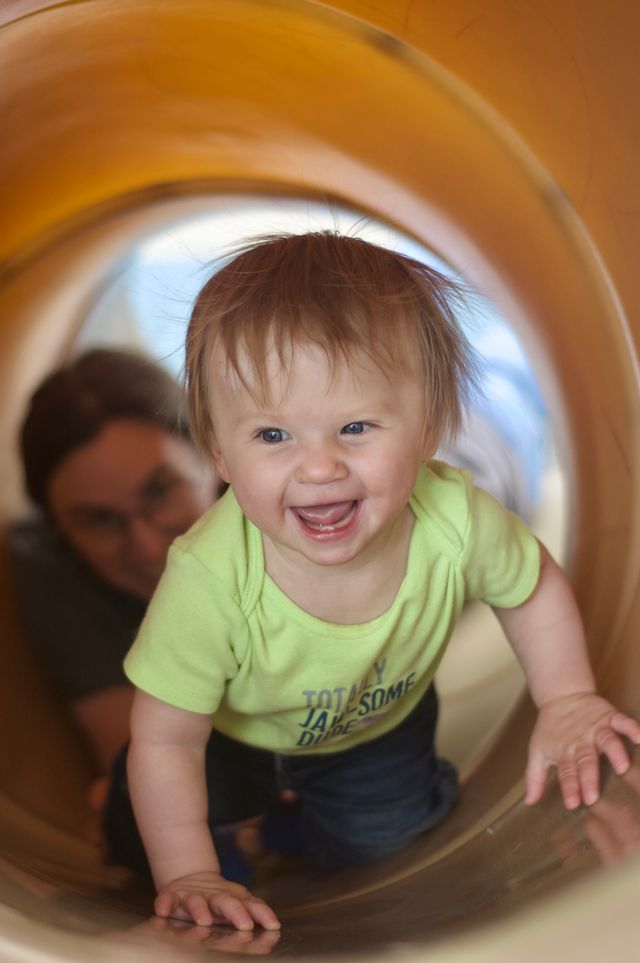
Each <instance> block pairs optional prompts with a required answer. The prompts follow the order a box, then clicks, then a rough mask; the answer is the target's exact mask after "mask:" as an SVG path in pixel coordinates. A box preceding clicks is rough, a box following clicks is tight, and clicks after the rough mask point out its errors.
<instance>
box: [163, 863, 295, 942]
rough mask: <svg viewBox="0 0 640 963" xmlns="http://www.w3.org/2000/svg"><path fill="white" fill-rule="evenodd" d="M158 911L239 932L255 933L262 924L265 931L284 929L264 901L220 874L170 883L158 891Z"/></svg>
mask: <svg viewBox="0 0 640 963" xmlns="http://www.w3.org/2000/svg"><path fill="white" fill-rule="evenodd" d="M154 909H155V912H156V915H157V916H163V917H167V916H170V917H173V918H174V919H181V920H193V922H194V923H198V924H199V925H200V926H213V925H214V924H216V923H230V924H231V925H232V926H235V928H236V929H238V930H252V929H253V928H254V925H255V923H258V924H259V925H260V926H262V927H264V929H265V930H277V929H280V922H279V921H278V918H277V916H276V915H275V913H274V912H273V910H272V909H270V907H269V906H267V904H266V903H265V902H263V900H261V899H258V898H257V897H256V896H252V895H251V893H250V892H249V890H248V889H245V888H244V886H240V885H239V883H231V882H229V880H226V879H225V878H224V877H223V876H221V875H220V874H219V873H194V874H192V875H191V876H182V877H181V878H180V879H175V880H173V882H171V883H167V884H166V885H165V886H162V887H161V888H160V889H159V890H158V895H157V897H156V900H155V904H154Z"/></svg>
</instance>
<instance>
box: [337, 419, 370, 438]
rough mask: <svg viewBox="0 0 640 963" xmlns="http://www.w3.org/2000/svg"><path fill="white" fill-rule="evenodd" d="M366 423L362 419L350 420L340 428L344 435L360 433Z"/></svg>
mask: <svg viewBox="0 0 640 963" xmlns="http://www.w3.org/2000/svg"><path fill="white" fill-rule="evenodd" d="M365 429H366V425H365V423H364V422H363V421H351V422H349V424H348V425H345V426H344V428H343V429H342V432H343V434H345V435H361V434H362V432H363V431H365Z"/></svg>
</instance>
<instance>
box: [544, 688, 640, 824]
mask: <svg viewBox="0 0 640 963" xmlns="http://www.w3.org/2000/svg"><path fill="white" fill-rule="evenodd" d="M620 736H627V737H628V738H629V739H630V740H631V741H632V742H634V743H636V745H638V744H640V723H638V722H636V720H635V719H632V718H630V717H629V716H626V715H624V713H622V712H618V711H617V709H615V708H614V707H613V706H612V705H611V703H609V702H607V701H606V699H602V698H601V697H600V696H598V695H596V694H595V693H591V692H581V693H576V694H574V695H569V696H563V697H562V698H559V699H553V700H552V701H551V702H547V703H546V704H545V705H543V706H542V707H541V708H540V711H539V713H538V721H537V723H536V726H535V729H534V730H533V735H532V736H531V741H530V743H529V763H528V765H527V774H526V783H527V793H526V797H525V802H526V803H527V804H528V805H530V806H531V805H533V804H534V803H537V802H538V801H539V799H540V798H541V797H542V793H543V790H544V784H545V781H546V778H547V769H549V767H550V766H557V767H558V779H559V781H560V788H561V790H562V798H563V799H564V804H565V806H566V807H567V809H577V807H578V806H579V805H580V803H581V802H584V803H586V804H587V805H589V806H590V805H592V804H593V803H594V802H596V801H597V799H598V797H599V795H600V767H599V755H600V753H603V754H604V755H605V756H606V757H607V758H608V760H609V762H610V763H611V766H612V767H613V770H614V772H616V773H618V774H619V775H621V774H622V773H624V772H626V771H627V769H628V768H629V765H630V763H629V755H628V753H627V750H626V748H625V746H624V743H623V741H622V739H621V738H620Z"/></svg>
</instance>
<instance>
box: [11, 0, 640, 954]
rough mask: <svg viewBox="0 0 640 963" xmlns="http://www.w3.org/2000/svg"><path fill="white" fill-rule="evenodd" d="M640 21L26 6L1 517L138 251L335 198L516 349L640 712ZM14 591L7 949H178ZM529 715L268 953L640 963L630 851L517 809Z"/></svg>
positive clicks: (597, 11) (606, 13) (409, 11)
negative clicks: (457, 282) (143, 883)
mask: <svg viewBox="0 0 640 963" xmlns="http://www.w3.org/2000/svg"><path fill="white" fill-rule="evenodd" d="M639 27H640V9H638V8H637V7H636V5H635V4H633V3H631V2H630V0H613V2H612V3H609V4H607V5H603V4H601V3H599V2H597V0H554V2H550V0H530V2H528V3H526V4H525V3H513V4H512V3H506V2H503V3H500V2H496V0H425V2H423V3H420V4H417V3H410V2H406V3H405V2H401V0H380V2H378V3H372V2H366V0H340V2H333V3H315V2H305V0H288V2H285V0H137V2H136V3H135V4H132V3H130V2H128V0H75V2H74V0H66V2H47V0H5V3H4V4H3V5H2V6H1V7H0V62H2V64H3V82H2V85H1V91H0V97H1V98H2V101H3V110H2V115H1V116H2V121H1V123H2V127H3V137H2V141H3V150H2V153H1V155H0V171H1V175H2V176H1V177H0V190H1V191H2V195H3V197H2V210H3V226H4V229H3V231H2V232H1V233H0V248H1V254H0V260H1V263H2V275H1V277H0V283H1V286H0V338H1V342H0V364H1V366H2V367H1V370H2V377H1V378H0V392H2V413H3V416H2V423H1V426H0V439H1V442H2V446H3V459H2V465H3V484H2V488H1V491H2V509H3V516H4V518H5V519H6V518H8V517H10V516H11V515H13V514H14V513H15V512H16V511H17V510H19V508H20V506H21V504H22V501H21V498H22V496H21V484H20V477H19V472H18V467H17V463H16V459H15V442H14V438H15V431H16V426H17V424H18V421H19V419H20V416H21V412H22V409H23V406H24V403H25V400H26V398H27V397H28V395H29V392H30V391H31V389H32V387H33V386H34V385H35V384H36V383H37V381H38V380H39V379H40V377H41V376H42V375H43V374H44V373H45V371H47V370H48V369H49V368H50V367H51V365H52V364H53V363H54V362H55V360H56V359H57V358H60V357H62V356H63V355H64V353H65V351H67V350H68V349H69V347H70V346H71V345H72V343H73V340H74V337H75V335H76V333H77V331H78V329H79V327H80V326H81V324H82V321H83V318H84V316H85V315H86V313H87V311H88V308H89V307H90V305H91V304H92V302H93V300H94V298H95V297H96V293H97V292H98V291H99V290H100V289H101V287H102V286H103V285H104V283H105V280H106V278H107V277H108V274H109V270H110V267H111V265H113V264H114V263H115V262H116V260H117V259H118V258H119V257H121V256H122V252H123V251H125V250H126V249H127V248H128V247H129V246H130V245H132V244H133V243H134V242H135V241H136V240H137V239H139V238H141V237H144V236H145V235H146V234H148V233H149V232H151V231H153V230H155V229H157V228H159V227H162V225H165V224H168V223H170V222H171V221H172V220H174V219H178V218H182V217H185V216H187V215H189V214H190V213H194V212H197V211H199V210H202V208H203V205H206V203H207V199H208V198H210V197H211V196H214V195H215V196H216V197H219V196H220V195H221V194H224V193H225V192H229V193H231V192H233V193H235V194H238V193H244V194H246V195H251V194H256V195H260V196H266V195H272V196H274V197H277V196H282V195H286V196H292V197H308V198H310V199H312V200H316V199H321V200H325V201H328V202H331V201H332V200H335V201H336V202H337V203H340V204H345V205H348V206H350V207H353V208H355V209H358V210H361V211H363V212H365V213H367V212H368V213H371V214H372V215H375V216H376V217H378V218H380V219H382V220H387V221H388V222H390V223H392V224H394V225H396V226H397V227H399V228H401V229H403V230H404V231H406V232H408V233H409V234H411V235H413V236H414V237H415V238H416V239H418V240H419V241H421V242H423V243H425V244H427V245H428V246H430V247H433V248H434V249H435V250H436V251H438V252H439V253H440V254H441V255H442V256H444V257H445V258H446V259H447V260H448V261H449V262H450V263H451V264H452V265H453V266H454V267H456V268H457V269H459V270H460V271H461V272H462V273H463V274H464V275H465V276H467V277H468V278H469V279H470V280H471V281H472V282H474V283H476V284H477V285H478V286H479V287H480V288H481V289H482V290H485V291H487V292H488V293H489V295H490V297H491V299H492V300H493V301H494V302H495V303H496V304H497V305H498V306H499V307H500V309H501V311H502V313H503V314H504V315H505V316H507V317H509V318H510V319H511V321H512V322H513V323H514V325H515V327H516V328H517V330H518V332H519V334H520V335H521V337H522V339H523V341H524V343H525V344H526V346H527V348H528V350H529V353H530V356H531V357H532V359H533V360H534V363H535V364H536V369H537V372H538V376H539V378H540V380H541V383H542V385H543V389H544V392H545V398H546V400H547V404H548V406H549V408H550V409H551V411H552V416H553V423H554V428H555V441H556V448H557V450H558V452H559V456H560V458H561V461H562V467H563V470H564V472H565V477H566V479H567V487H568V491H569V493H570V518H569V536H568V540H567V546H566V563H567V566H568V569H569V572H570V575H571V578H572V581H573V584H574V587H575V590H576V594H577V597H578V601H579V604H580V607H581V611H582V613H583V617H584V620H585V625H586V628H587V634H588V639H589V644H590V649H591V653H592V658H593V662H594V666H595V669H596V672H597V676H598V680H599V684H600V687H601V690H602V691H603V692H604V694H606V695H609V696H615V699H616V701H617V702H618V703H619V704H620V705H621V707H623V708H625V709H627V710H630V711H635V712H636V713H637V712H638V710H639V709H640V700H639V698H638V691H639V683H640V654H639V652H640V650H639V649H638V645H637V627H638V623H639V621H640V604H639V602H640V597H639V595H638V570H639V564H640V555H639V545H638V534H639V526H638V524H637V507H636V505H637V499H636V497H635V496H636V492H637V490H638V429H639V426H640V408H639V391H638V388H639V385H638V372H637V363H636V351H637V346H636V339H637V336H638V333H639V330H638V320H637V319H638V318H640V280H639V276H638V271H637V268H636V258H635V257H634V255H635V251H636V247H637V236H638V229H637V218H638V213H637V212H638V210H639V201H640V197H639V196H638V195H639V193H640V179H639V175H638V160H639V159H640V128H639V127H638V123H637V116H638V107H639V104H638V99H639V95H638V90H639V84H638V68H637V54H636V37H637V31H638V28H639ZM3 564H4V563H3ZM1 591H2V596H1V599H2V601H1V606H0V610H1V611H2V616H3V621H4V625H3V638H4V639H5V644H4V645H3V651H2V660H3V663H2V672H1V673H0V679H1V680H2V681H1V683H0V685H1V686H2V692H1V694H0V700H1V704H2V706H3V752H2V756H1V758H0V847H1V857H0V958H2V959H6V960H8V961H12V963H13V961H29V960H36V959H38V960H42V959H47V958H48V959H51V960H82V961H86V960H87V959H90V958H95V959H105V960H110V959H113V960H127V959H131V958H132V957H133V955H134V954H135V958H136V959H139V960H146V959H152V958H153V959H154V960H158V959H160V960H162V959H165V958H173V954H174V953H177V949H176V946H174V945H173V943H172V942H171V941H172V940H173V941H174V942H176V943H177V942H180V935H179V934H173V935H172V936H171V935H169V936H166V939H165V938H164V937H163V936H162V934H158V933H157V932H156V931H155V930H153V929H149V928H148V926H147V925H146V924H145V916H146V914H147V910H148V903H146V902H145V897H144V895H141V894H140V893H139V892H137V891H135V890H132V889H131V888H130V881H129V880H128V878H127V877H126V875H125V874H123V873H121V872H120V871H119V870H118V869H117V868H114V867H107V868H104V867H102V866H100V864H99V862H98V860H97V857H96V856H95V855H94V854H93V853H92V852H91V851H89V848H88V847H87V846H86V845H85V844H83V843H82V841H81V840H80V838H79V836H78V834H77V827H78V824H79V821H80V819H81V818H82V812H83V803H82V799H83V790H84V786H85V784H86V781H87V778H88V764H87V760H86V759H85V758H84V756H83V752H82V748H81V747H80V746H79V745H78V744H77V742H76V741H75V739H74V738H73V735H72V733H71V730H70V728H69V726H68V724H67V722H66V720H65V717H64V715H63V713H62V712H61V711H60V709H59V707H57V706H56V704H55V702H54V700H53V699H52V697H51V695H50V694H49V692H48V689H47V687H46V682H45V680H44V679H43V678H42V675H41V672H40V669H39V667H38V666H37V664H36V663H35V660H34V658H33V655H32V654H31V653H30V651H29V649H28V647H27V646H26V645H25V642H24V639H23V638H21V635H20V631H19V629H18V626H17V624H16V620H15V615H14V613H13V610H12V605H11V598H10V593H9V591H8V588H7V586H6V578H4V579H3V581H2V590H1ZM531 718H532V713H531V709H530V707H529V706H528V705H527V704H526V701H523V703H522V705H520V706H519V707H518V708H517V709H516V710H515V712H514V714H513V716H512V718H511V719H510V720H509V722H508V725H507V726H506V727H505V729H504V731H503V732H502V733H501V735H500V736H499V737H498V738H496V740H495V741H494V743H493V745H492V746H491V748H490V750H489V751H487V752H485V753H484V754H483V755H482V757H481V758H478V759H477V760H476V761H475V764H474V765H472V766H470V767H469V772H468V776H467V782H466V789H465V793H464V797H463V800H462V803H461V805H460V806H459V807H458V808H457V810H456V811H455V813H454V814H453V815H452V817H451V818H450V820H449V821H448V822H447V823H446V824H445V825H444V826H443V827H442V830H439V831H438V832H437V833H436V834H434V836H433V838H432V839H429V840H428V841H427V842H425V844H424V846H420V847H417V848H415V849H412V850H411V852H410V853H408V854H406V855H405V856H403V857H402V858H400V857H399V858H398V859H396V860H394V861H392V862H388V861H387V862H385V864H384V865H381V866H380V867H376V868H375V869H371V870H369V871H367V872H366V873H365V872H361V873H357V874H356V873H354V874H350V875H345V876H344V877H342V878H341V879H340V880H338V881H337V882H334V883H331V884H329V883H326V882H318V881H314V880H308V881H307V882H306V884H305V885H303V886H299V887H297V891H296V893H295V895H294V894H292V893H291V892H286V887H285V886H283V888H282V891H281V893H280V899H281V905H282V917H283V920H284V931H283V936H282V939H281V942H280V943H279V944H278V946H277V948H276V949H275V950H274V952H282V953H284V954H286V955H291V956H296V955H301V956H302V955H304V956H307V957H309V956H311V957H313V956H314V955H317V956H318V957H319V956H324V955H327V954H333V955H339V956H343V957H349V956H351V955H352V954H358V953H361V952H363V951H366V953H367V956H368V958H370V959H375V958H376V955H377V953H380V958H382V956H385V955H388V953H389V951H390V948H394V947H395V948H401V949H402V951H403V953H404V954H405V955H406V956H408V957H409V958H411V959H415V960H422V959H426V958H427V954H428V957H429V959H430V960H431V959H433V960H434V961H440V960H443V961H448V960H464V961H469V960H472V961H474V963H475V961H478V963H480V961H484V960H487V961H488V960H491V961H492V963H493V961H500V960H503V959H504V960H507V959H513V958H517V959H518V960H520V961H527V960H533V959H536V960H537V959H538V958H539V957H540V954H541V953H545V952H546V953H547V954H550V953H552V952H555V953H557V954H558V955H557V956H556V958H560V952H561V954H562V958H563V959H564V960H569V961H570V960H580V961H581V963H582V961H590V960H592V959H593V960H595V959H596V958H598V959H599V958H601V956H602V954H603V952H604V950H605V949H606V950H607V952H608V953H609V955H615V956H616V958H617V959H620V960H625V959H629V960H631V959H634V958H636V957H634V955H633V954H634V952H636V953H637V946H638V945H640V944H639V941H638V937H639V935H640V933H639V929H640V926H639V922H638V914H637V909H636V902H637V898H636V894H637V892H638V888H639V886H640V865H639V864H638V862H637V858H636V859H634V857H633V854H632V851H633V849H634V848H635V838H634V836H633V829H632V828H630V829H629V832H628V833H627V836H626V838H625V839H619V840H618V842H619V845H618V846H617V848H616V847H614V848H615V849H616V853H615V855H616V856H617V857H619V863H618V864H617V865H616V866H615V867H612V868H610V869H609V870H608V871H607V872H604V871H603V870H602V869H600V868H599V867H600V863H601V861H602V860H603V859H604V860H605V861H608V856H610V857H611V858H613V853H612V847H608V848H607V847H606V846H603V844H602V837H601V836H600V837H599V841H600V844H599V845H594V844H593V843H594V839H593V833H591V834H590V833H589V824H588V822H587V821H586V818H585V817H584V815H583V814H578V815H577V816H575V817H574V816H569V815H567V814H565V813H564V812H563V810H562V807H561V803H560V800H559V796H558V794H557V793H556V792H555V791H553V790H550V791H549V792H548V794H547V798H546V800H545V802H544V803H543V805H542V806H541V807H538V808H536V809H535V810H527V809H525V808H524V807H523V805H522V803H521V796H522V788H521V778H522V772H523V768H524V760H525V755H526V743H527V736H528V732H529V729H530V725H531ZM53 762H55V764H53ZM636 765H637V763H636ZM635 774H636V769H635V767H634V770H633V772H632V777H633V776H635ZM633 789H634V783H633V779H631V780H627V781H624V780H610V781H609V782H608V784H607V787H606V792H605V799H604V804H605V807H607V808H605V809H603V810H602V812H603V819H602V822H603V823H606V822H607V818H608V819H609V822H610V823H612V822H614V823H615V824H616V828H617V830H620V828H621V827H622V826H624V825H626V824H627V823H628V822H629V814H630V813H633V812H634V803H635V809H636V810H637V808H638V805H637V803H638V800H637V798H636V794H635V793H634V791H633ZM625 820H626V823H625ZM626 850H629V851H630V855H628V858H622V857H623V856H625V854H626ZM607 854H608V856H607ZM277 900H278V892H277V889H276V891H275V894H274V902H276V905H277ZM278 908H279V909H280V906H278ZM161 937H162V941H161V942H158V941H159V940H160V939H161ZM194 946H195V943H194ZM183 948H184V947H183V944H182V943H181V946H180V949H181V950H182V949H183ZM204 949H206V945H205V944H204V943H203V944H202V950H204ZM193 952H194V953H195V952H196V949H195V948H194V950H193ZM47 954H48V956H47ZM181 955H185V954H184V953H181ZM552 958H553V957H552Z"/></svg>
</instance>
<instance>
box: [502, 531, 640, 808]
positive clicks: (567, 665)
mask: <svg viewBox="0 0 640 963" xmlns="http://www.w3.org/2000/svg"><path fill="white" fill-rule="evenodd" d="M540 552H541V567H540V577H539V580H538V584H537V586H536V588H535V590H534V592H533V594H532V595H531V596H530V597H529V598H528V599H527V601H526V602H524V603H523V604H522V605H519V606H517V607H516V608H513V609H498V608H496V609H494V611H495V613H496V615H497V617H498V619H499V621H500V624H501V625H502V628H503V629H504V631H505V633H506V635H507V638H508V639H509V641H510V643H511V645H512V646H513V648H514V650H515V652H516V655H517V656H518V659H519V660H520V663H521V664H522V667H523V669H524V672H525V675H526V677H527V682H528V684H529V689H530V691H531V695H532V697H533V699H534V702H535V703H536V705H537V707H538V710H539V713H538V720H537V723H536V726H535V728H534V731H533V735H532V736H531V741H530V743H529V761H528V765H527V774H526V785H527V792H526V798H525V801H526V802H527V803H528V804H529V805H532V804H534V803H536V802H538V801H539V799H540V798H541V796H542V793H543V790H544V784H545V781H546V775H547V769H548V768H549V767H550V766H554V765H555V766H557V768H558V778H559V780H560V786H561V790H562V795H563V799H564V802H565V805H566V807H567V808H568V809H575V808H576V807H578V806H579V805H580V803H581V802H585V803H587V804H588V805H591V804H592V803H594V802H596V800H597V799H598V796H599V783H600V779H599V754H600V753H604V754H605V755H606V756H607V758H608V759H609V761H610V763H611V765H612V767H613V769H614V771H615V772H617V773H619V774H621V773H624V772H626V771H627V769H628V768H629V756H628V753H627V750H626V748H625V746H624V743H623V741H622V739H621V738H620V736H627V737H628V738H629V739H631V740H632V742H634V743H636V744H640V724H638V722H636V721H635V720H634V719H632V718H630V717H629V716H626V715H624V714H623V713H622V712H618V711H617V710H616V709H615V708H614V706H612V705H611V704H610V703H609V702H607V701H606V699H603V698H601V697H600V696H598V695H597V693H596V685H595V680H594V678H593V673H592V671H591V666H590V664H589V659H588V655H587V647H586V643H585V638H584V632H583V629H582V623H581V620H580V615H579V612H578V607H577V605H576V602H575V599H574V597H573V593H572V591H571V587H570V585H569V582H568V580H567V578H566V576H565V574H564V572H563V571H562V569H561V568H560V567H559V566H558V565H557V564H556V563H555V562H554V560H553V559H552V558H551V556H550V555H549V553H548V552H547V550H546V549H545V547H544V546H543V545H541V546H540Z"/></svg>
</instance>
